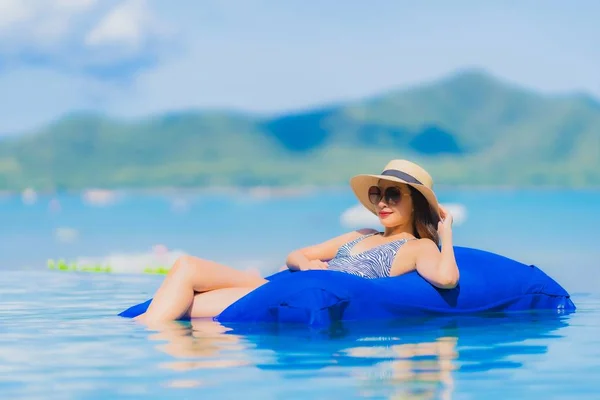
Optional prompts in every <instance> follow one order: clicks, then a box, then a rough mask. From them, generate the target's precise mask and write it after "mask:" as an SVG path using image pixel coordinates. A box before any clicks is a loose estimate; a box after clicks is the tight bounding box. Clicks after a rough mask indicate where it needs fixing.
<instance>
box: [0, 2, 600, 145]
mask: <svg viewBox="0 0 600 400" xmlns="http://www.w3.org/2000/svg"><path fill="white" fill-rule="evenodd" d="M599 15H600V2H597V1H592V0H589V1H585V0H582V1H578V2H565V1H555V0H547V1H541V0H540V1H516V0H514V1H508V0H507V1H498V2H481V1H475V0H472V1H461V0H454V1H442V0H440V1H433V0H432V1H422V2H416V1H404V0H395V1H394V0H389V1H383V0H372V1H359V0H347V1H341V0H338V1H329V0H322V1H319V2H317V1H313V2H309V1H301V0H286V1H276V0H196V1H194V0H177V1H174V0H52V1H50V0H0V116H1V118H0V133H17V132H22V131H27V130H30V129H34V128H36V127H38V126H41V125H43V124H45V123H48V122H50V121H52V120H55V119H57V118H59V117H60V116H62V115H64V114H65V113H69V112H72V111H78V110H97V111H101V112H106V113H109V114H111V115H115V116H120V117H138V116H143V115H148V114H151V113H157V112H164V111H169V110H178V109H190V108H230V109H238V110H245V111H250V112H261V113H265V112H267V113H273V112H275V113H277V112H285V111H289V110H298V109H304V108H309V107H313V106H318V105H321V104H324V103H330V102H337V101H341V100H347V99H356V98H361V97H365V96H369V95H372V94H376V93H379V92H382V91H387V90H391V89H395V88H401V87H405V86H409V85H413V84H417V83H421V82H425V81H429V80H432V79H437V78H440V77H443V76H445V75H448V74H451V73H453V72H455V71H457V70H460V69H463V68H473V67H477V68H484V69H486V70H488V71H489V72H490V73H492V74H494V75H496V76H497V77H499V78H502V79H505V80H507V81H510V82H512V83H517V84H520V85H523V86H525V87H528V88H531V89H534V90H539V91H541V92H545V93H557V92H569V91H584V92H587V93H589V94H592V95H593V96H595V97H596V98H600V72H599V71H600V45H598V43H600V24H598V23H597V20H598V16H599Z"/></svg>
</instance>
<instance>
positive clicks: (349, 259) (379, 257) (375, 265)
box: [327, 233, 413, 279]
mask: <svg viewBox="0 0 600 400" xmlns="http://www.w3.org/2000/svg"><path fill="white" fill-rule="evenodd" d="M373 235H378V233H371V234H369V235H364V236H360V237H358V238H356V239H354V240H353V241H351V242H348V243H346V244H344V245H342V246H341V247H340V248H339V250H338V252H337V254H336V255H335V257H334V258H332V259H331V260H330V261H329V263H328V267H327V269H329V270H332V271H340V272H346V273H348V274H352V275H357V276H360V277H363V278H367V279H376V278H386V277H389V276H390V271H391V269H392V263H393V262H394V256H395V255H396V252H397V251H398V249H400V247H402V245H403V244H404V243H406V242H408V241H409V240H413V239H401V240H396V241H393V242H389V243H384V244H382V245H379V246H375V247H373V248H371V249H368V250H365V251H363V252H361V253H358V254H352V253H351V250H352V248H353V247H354V246H355V245H356V244H357V243H358V242H360V241H361V240H363V239H366V238H368V237H370V236H373Z"/></svg>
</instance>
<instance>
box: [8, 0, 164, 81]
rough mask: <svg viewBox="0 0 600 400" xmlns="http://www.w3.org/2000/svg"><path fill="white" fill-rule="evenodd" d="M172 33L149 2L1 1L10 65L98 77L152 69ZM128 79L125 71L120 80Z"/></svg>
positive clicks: (113, 0)
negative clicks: (95, 75) (43, 66)
mask: <svg viewBox="0 0 600 400" xmlns="http://www.w3.org/2000/svg"><path fill="white" fill-rule="evenodd" d="M167 32H168V31H167V29H166V28H165V27H164V26H163V24H162V23H161V22H160V21H159V20H158V18H155V16H154V14H153V12H152V10H151V8H150V6H149V4H148V3H147V1H146V0H106V1H103V2H101V1H99V0H0V63H1V64H4V65H5V66H11V67H21V66H23V65H33V66H39V65H40V64H43V65H45V66H46V67H48V68H51V69H56V70H66V71H70V73H75V74H80V73H84V74H92V75H93V74H98V73H100V74H102V73H103V72H104V71H106V70H109V71H115V70H118V69H119V68H120V67H121V66H125V67H129V68H131V66H132V65H136V63H137V64H139V65H146V66H147V65H151V64H152V62H151V60H153V59H155V58H156V57H157V55H158V54H159V53H160V52H161V51H162V50H163V49H164V48H165V47H163V46H161V43H162V42H161V40H162V39H163V37H166V35H167ZM149 60H150V61H149ZM133 69H134V70H135V69H136V68H133ZM127 74H128V71H127V68H125V69H124V70H123V74H122V75H123V76H120V77H119V78H120V79H122V78H123V77H126V75H127Z"/></svg>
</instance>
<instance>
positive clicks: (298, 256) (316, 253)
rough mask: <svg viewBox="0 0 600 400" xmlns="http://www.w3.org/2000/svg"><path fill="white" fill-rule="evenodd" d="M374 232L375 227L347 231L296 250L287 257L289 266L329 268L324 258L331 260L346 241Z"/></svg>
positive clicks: (302, 268)
mask: <svg viewBox="0 0 600 400" xmlns="http://www.w3.org/2000/svg"><path fill="white" fill-rule="evenodd" d="M372 232H376V231H375V230H373V229H360V230H358V231H352V232H348V233H345V234H343V235H340V236H337V237H335V238H333V239H329V240H327V241H325V242H322V243H319V244H316V245H314V246H309V247H304V248H301V249H298V250H294V251H292V252H291V253H290V254H289V255H288V257H287V259H286V264H287V267H288V268H289V269H291V270H292V271H306V270H309V269H325V268H327V264H326V263H325V262H323V261H322V260H330V259H332V258H333V257H335V255H336V253H337V251H338V249H339V248H340V247H341V246H342V245H343V244H344V243H348V242H350V241H352V240H354V239H356V238H357V237H359V236H363V235H366V234H369V233H372Z"/></svg>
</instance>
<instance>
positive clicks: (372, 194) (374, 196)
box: [369, 186, 381, 204]
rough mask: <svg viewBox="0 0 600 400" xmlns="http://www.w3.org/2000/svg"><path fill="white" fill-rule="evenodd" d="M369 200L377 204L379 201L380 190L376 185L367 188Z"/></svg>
mask: <svg viewBox="0 0 600 400" xmlns="http://www.w3.org/2000/svg"><path fill="white" fill-rule="evenodd" d="M369 201H370V202H371V204H377V203H379V202H380V201H381V190H380V189H379V188H378V187H377V186H371V187H370V188H369Z"/></svg>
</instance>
